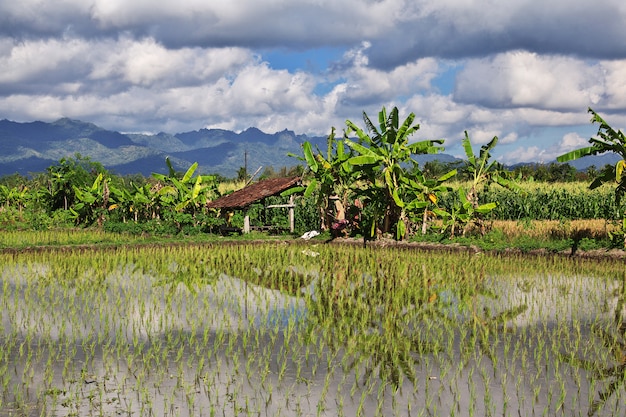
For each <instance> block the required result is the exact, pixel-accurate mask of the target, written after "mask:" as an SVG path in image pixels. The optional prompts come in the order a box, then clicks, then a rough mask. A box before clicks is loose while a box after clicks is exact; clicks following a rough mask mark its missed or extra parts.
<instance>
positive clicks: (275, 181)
mask: <svg viewBox="0 0 626 417" xmlns="http://www.w3.org/2000/svg"><path fill="white" fill-rule="evenodd" d="M300 185H301V178H300V177H287V178H270V179H267V180H262V181H259V182H256V183H253V184H250V185H247V186H246V187H244V188H242V189H240V190H237V191H234V192H232V193H230V194H228V195H225V196H223V197H220V198H218V199H216V200H214V201H211V202H209V203H207V207H208V208H214V209H225V210H246V209H247V208H248V207H249V206H250V205H251V204H253V203H257V202H262V203H263V205H264V206H265V203H264V201H265V199H266V198H268V197H273V196H276V195H278V194H280V193H282V192H284V191H286V190H288V189H290V188H293V187H298V186H300ZM265 207H266V208H280V207H286V208H288V209H289V231H290V232H291V233H293V232H294V223H295V214H294V207H295V205H294V201H293V195H292V196H290V198H289V203H288V204H274V205H269V206H265ZM251 229H257V230H269V229H270V226H267V225H262V226H256V227H254V228H251V226H250V217H249V216H248V215H247V214H246V216H245V217H244V226H243V232H244V233H248V232H250V230H251Z"/></svg>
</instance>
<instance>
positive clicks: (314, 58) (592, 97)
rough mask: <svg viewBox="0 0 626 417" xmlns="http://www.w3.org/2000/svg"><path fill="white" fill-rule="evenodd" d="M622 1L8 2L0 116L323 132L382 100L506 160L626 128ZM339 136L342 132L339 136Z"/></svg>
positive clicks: (0, 58)
mask: <svg viewBox="0 0 626 417" xmlns="http://www.w3.org/2000/svg"><path fill="white" fill-rule="evenodd" d="M624 22H626V2H624V1H623V0H595V1H593V2H592V1H589V0H584V1H583V0H507V1H501V0H159V1H153V0H50V1H43V0H20V1H15V0H0V119H9V120H13V121H17V122H29V121H34V120H42V121H48V122H51V121H54V120H57V119H59V118H62V117H69V118H72V119H77V120H83V121H87V122H92V123H95V124H97V125H99V126H101V127H103V128H106V129H110V130H118V131H122V132H146V133H147V132H151V133H157V132H167V133H178V132H186V131H192V130H198V129H201V128H222V129H229V130H234V131H238V132H239V131H242V130H245V129H247V128H249V127H257V128H259V129H261V130H263V131H264V132H266V133H275V132H279V131H282V130H284V129H289V130H292V131H294V132H295V133H297V134H306V135H309V136H326V135H328V134H329V133H330V131H331V128H332V127H335V128H336V129H337V130H338V132H342V130H343V128H344V127H345V121H346V120H351V121H353V122H355V123H356V124H357V125H359V126H362V127H364V128H365V125H364V123H363V118H362V117H363V112H365V113H366V114H367V115H368V116H369V117H370V118H371V119H372V120H373V121H374V122H376V121H377V119H378V112H379V111H380V110H381V108H382V107H383V106H385V107H386V108H387V109H391V108H392V107H398V109H399V111H400V118H401V119H402V120H404V118H406V117H407V116H408V115H409V114H410V113H414V114H415V115H416V119H415V120H416V122H417V123H419V125H420V129H419V130H418V131H417V132H416V133H415V135H413V136H412V139H411V140H412V141H418V140H427V139H441V138H443V139H445V143H444V146H445V147H446V150H445V152H446V153H449V154H452V155H455V156H463V155H464V153H463V150H462V148H461V146H460V143H461V140H462V139H463V137H464V131H467V132H468V134H469V136H470V138H471V141H472V143H473V144H474V145H475V146H474V147H475V149H476V150H477V149H478V147H479V145H482V144H485V143H487V142H488V141H489V140H491V139H492V138H493V137H494V136H497V137H498V138H499V142H498V145H497V146H496V149H495V151H494V152H493V155H494V157H495V158H496V159H497V160H498V161H500V162H502V163H507V164H511V163H517V162H549V161H551V160H553V159H554V158H555V157H556V156H557V155H560V154H562V153H565V152H567V151H569V150H572V149H576V148H579V147H582V146H585V145H588V139H589V138H590V137H591V136H593V135H594V134H595V133H596V132H597V128H598V126H597V125H592V124H591V123H590V115H589V114H588V112H587V109H588V108H589V107H591V108H593V110H595V111H596V112H598V113H600V115H601V116H602V117H604V119H605V120H606V121H607V122H609V124H610V125H611V126H612V127H614V128H616V129H618V128H619V129H624V127H625V126H626V24H624ZM340 134H341V133H340Z"/></svg>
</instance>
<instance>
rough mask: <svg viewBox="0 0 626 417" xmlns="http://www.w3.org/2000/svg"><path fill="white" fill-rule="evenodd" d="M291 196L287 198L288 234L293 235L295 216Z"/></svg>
mask: <svg viewBox="0 0 626 417" xmlns="http://www.w3.org/2000/svg"><path fill="white" fill-rule="evenodd" d="M293 208H294V204H293V194H291V195H290V196H289V232H290V233H293V231H294V230H295V229H296V224H295V223H296V216H295V213H294V209H293Z"/></svg>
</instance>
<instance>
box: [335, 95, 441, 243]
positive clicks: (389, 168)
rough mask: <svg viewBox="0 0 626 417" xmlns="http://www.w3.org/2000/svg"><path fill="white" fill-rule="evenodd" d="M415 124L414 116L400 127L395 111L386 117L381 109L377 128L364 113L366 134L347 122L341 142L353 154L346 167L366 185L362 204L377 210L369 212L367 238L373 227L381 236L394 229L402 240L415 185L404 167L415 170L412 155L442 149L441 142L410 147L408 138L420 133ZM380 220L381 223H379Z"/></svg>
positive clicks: (427, 141) (409, 117)
mask: <svg viewBox="0 0 626 417" xmlns="http://www.w3.org/2000/svg"><path fill="white" fill-rule="evenodd" d="M414 120H415V114H414V113H410V114H409V115H408V116H407V118H406V119H405V120H404V122H403V123H402V124H401V125H400V119H399V116H398V108H397V107H394V108H393V109H392V110H391V112H390V113H389V114H387V110H386V109H385V108H384V107H383V109H382V110H381V111H380V112H379V114H378V122H379V126H378V127H376V126H375V125H374V124H373V123H372V121H371V120H370V118H369V117H368V116H367V114H366V113H365V112H363V121H364V122H365V126H366V130H367V132H366V131H365V130H363V129H361V128H360V127H358V126H357V125H356V124H355V123H353V122H351V121H350V120H346V125H347V129H346V131H345V134H344V142H345V144H346V145H347V146H349V147H350V148H351V149H352V150H353V151H354V152H355V153H356V155H355V156H353V157H351V158H349V159H348V163H349V164H350V165H353V166H355V167H358V168H359V171H360V175H359V177H360V179H361V181H364V182H365V183H366V186H365V188H366V190H365V191H364V192H361V193H360V194H361V196H362V197H364V200H365V201H364V203H365V204H372V205H373V206H374V207H376V208H378V209H377V210H375V211H373V212H372V215H373V218H371V219H370V221H369V223H370V224H371V228H370V236H373V235H374V234H375V232H376V227H380V228H381V232H382V233H388V232H390V231H391V230H392V228H394V227H397V230H396V235H397V237H398V238H403V237H404V235H405V232H406V219H407V214H406V211H405V206H406V205H407V203H408V201H407V199H406V198H407V195H406V191H407V188H408V189H411V188H412V185H413V184H414V182H411V178H410V174H409V173H408V171H407V169H405V166H406V165H411V166H412V167H416V166H417V162H416V161H415V160H414V159H413V158H412V156H413V155H417V154H424V153H437V152H439V151H440V150H442V149H443V148H442V147H441V146H438V145H441V144H443V140H442V139H439V140H424V141H419V142H413V143H409V137H410V136H411V135H412V134H413V133H415V132H416V131H417V130H418V129H419V124H415V125H414V124H413V122H414ZM351 133H355V134H356V135H357V138H358V141H356V142H355V141H353V140H351V139H349V135H350V134H351ZM413 179H415V178H413ZM412 197H414V195H412V196H411V198H412ZM415 208H417V207H415ZM380 219H382V222H379V220H380Z"/></svg>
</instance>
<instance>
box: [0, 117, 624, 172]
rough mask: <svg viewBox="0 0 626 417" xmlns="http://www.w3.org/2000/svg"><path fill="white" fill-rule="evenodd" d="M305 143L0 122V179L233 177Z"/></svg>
mask: <svg viewBox="0 0 626 417" xmlns="http://www.w3.org/2000/svg"><path fill="white" fill-rule="evenodd" d="M305 141H309V142H311V143H312V145H313V146H314V147H316V146H317V147H319V149H321V150H322V151H325V150H326V147H327V138H326V136H311V137H310V136H307V135H297V134H296V133H295V132H293V131H291V130H286V129H285V130H283V131H282V132H276V133H273V134H269V133H264V132H262V131H261V130H259V129H257V128H255V127H251V128H249V129H246V130H244V131H243V132H241V133H236V132H232V131H230V130H224V129H200V130H194V131H189V132H182V133H176V134H169V133H165V132H160V133H157V134H137V133H120V132H116V131H110V130H106V129H103V128H101V127H99V126H97V125H95V124H93V123H89V122H83V121H79V120H72V119H68V118H63V119H59V120H57V121H55V122H52V123H46V122H41V121H35V122H27V123H20V122H13V121H10V120H6V119H5V120H0V176H3V175H11V174H15V173H19V174H22V175H28V174H30V173H36V172H43V171H45V169H46V168H48V167H49V166H51V165H54V164H55V163H57V162H58V161H59V160H60V159H61V158H64V157H71V156H73V155H75V154H76V153H79V154H81V155H83V156H88V157H90V158H91V159H92V160H93V161H97V162H100V163H102V164H103V165H104V166H105V167H106V168H107V169H109V170H111V171H112V172H114V173H117V174H121V175H126V174H137V173H139V174H142V175H145V176H148V175H150V174H151V173H153V172H160V173H165V172H167V166H166V164H165V158H166V157H169V158H170V160H171V161H172V164H173V165H174V167H175V168H176V169H178V170H181V171H184V170H186V169H187V168H189V166H191V164H193V163H194V162H198V165H199V168H198V171H199V172H201V173H205V174H209V173H218V174H221V175H223V176H225V177H229V178H232V177H235V176H236V175H237V170H238V169H239V168H240V167H242V166H244V160H246V159H247V164H248V171H249V172H254V171H255V170H256V169H257V168H258V167H273V168H275V169H278V168H281V167H283V166H286V167H291V166H295V165H298V164H300V163H301V161H299V160H298V159H296V158H293V157H290V156H288V154H289V153H293V154H296V155H300V154H301V146H302V144H303V143H304V142H305ZM616 158H617V156H616V155H600V156H596V157H585V158H582V159H580V160H577V161H572V162H571V165H572V166H574V167H576V168H577V169H585V168H586V167H588V166H590V165H595V166H596V167H598V168H601V167H602V166H604V165H605V164H606V163H612V164H614V163H615V162H616V161H617V159H616ZM416 159H417V160H418V161H419V162H420V163H425V162H427V161H432V160H438V161H440V162H444V163H449V162H454V161H457V160H458V159H457V158H455V157H453V156H451V155H447V154H436V155H419V156H418V157H417V158H416Z"/></svg>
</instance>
